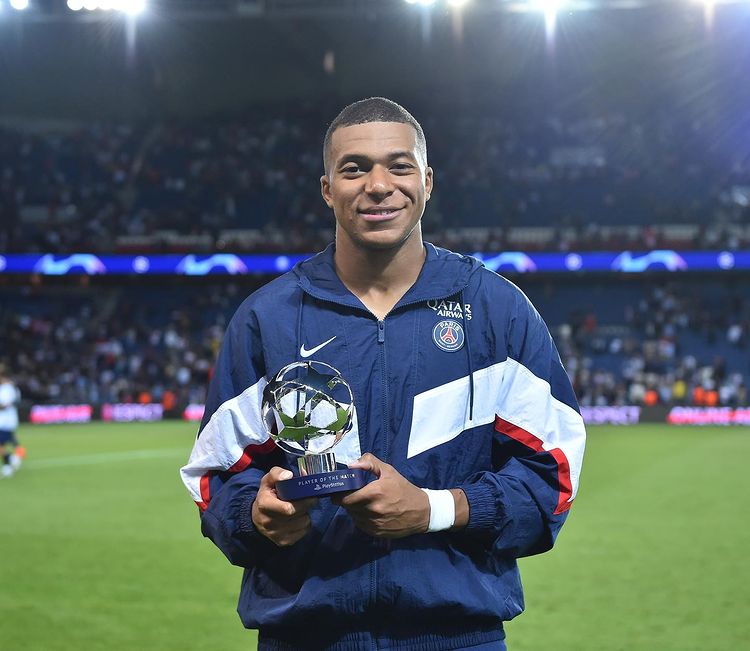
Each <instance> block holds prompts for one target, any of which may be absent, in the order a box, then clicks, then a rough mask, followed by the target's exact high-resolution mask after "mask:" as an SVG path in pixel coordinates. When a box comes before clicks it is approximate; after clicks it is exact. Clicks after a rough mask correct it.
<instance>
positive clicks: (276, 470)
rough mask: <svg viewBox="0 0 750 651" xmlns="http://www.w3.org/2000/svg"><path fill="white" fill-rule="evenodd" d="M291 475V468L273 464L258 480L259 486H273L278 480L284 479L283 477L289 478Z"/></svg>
mask: <svg viewBox="0 0 750 651" xmlns="http://www.w3.org/2000/svg"><path fill="white" fill-rule="evenodd" d="M293 476H294V475H293V473H292V471H291V470H287V469H286V468H280V467H279V466H274V467H273V468H271V469H270V470H269V471H268V472H267V473H266V474H265V475H263V479H261V481H260V486H261V488H273V487H275V486H276V484H277V483H278V482H280V481H284V480H285V479H291V478H292V477H293Z"/></svg>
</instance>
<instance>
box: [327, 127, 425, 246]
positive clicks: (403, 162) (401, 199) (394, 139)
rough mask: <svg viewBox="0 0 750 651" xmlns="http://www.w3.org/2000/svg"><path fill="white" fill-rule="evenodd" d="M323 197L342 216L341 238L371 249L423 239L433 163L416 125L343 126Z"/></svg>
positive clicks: (340, 241) (334, 143) (337, 133)
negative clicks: (429, 162) (421, 226)
mask: <svg viewBox="0 0 750 651" xmlns="http://www.w3.org/2000/svg"><path fill="white" fill-rule="evenodd" d="M328 162H329V165H328V174H327V175H325V176H323V177H321V179H320V186H321V192H322V194H323V199H324V200H325V202H326V204H327V205H328V207H329V208H331V209H332V210H333V212H334V215H335V216H336V225H337V228H336V242H337V244H338V245H342V244H352V245H353V246H356V247H358V248H362V249H366V250H384V249H392V248H398V247H400V246H402V245H403V244H404V243H405V242H406V241H407V240H408V239H409V238H410V237H415V236H416V237H419V238H420V239H421V230H420V229H419V220H420V219H421V218H422V213H424V207H425V203H426V202H427V200H429V198H430V192H432V168H430V167H427V163H426V161H425V160H424V156H423V154H422V153H421V152H420V150H419V148H418V147H417V138H416V132H415V130H414V128H413V127H412V126H411V125H410V124H401V123H399V122H368V123H365V124H355V125H352V126H348V127H340V128H338V129H336V131H334V132H333V134H332V136H331V150H330V152H329V157H328Z"/></svg>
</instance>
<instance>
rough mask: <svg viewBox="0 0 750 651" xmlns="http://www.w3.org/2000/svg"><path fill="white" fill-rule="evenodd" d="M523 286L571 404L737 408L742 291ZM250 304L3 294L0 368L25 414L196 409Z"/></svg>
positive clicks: (746, 315) (22, 291) (743, 359)
mask: <svg viewBox="0 0 750 651" xmlns="http://www.w3.org/2000/svg"><path fill="white" fill-rule="evenodd" d="M256 282H261V281H260V280H256ZM523 286H524V288H525V289H526V290H527V292H528V293H529V295H530V297H531V298H532V300H533V301H534V303H535V304H536V305H537V307H538V309H539V310H540V312H541V313H542V314H543V315H544V316H545V319H546V320H547V322H548V324H549V325H550V329H551V330H552V332H553V335H554V336H555V339H556V341H557V345H558V348H559V350H560V354H561V357H562V359H563V362H564V364H565V366H566V369H567V370H568V373H569V374H570V376H571V378H572V379H573V381H574V386H575V388H576V391H577V393H578V397H579V400H580V401H581V404H582V405H584V406H605V405H698V406H738V405H745V404H747V398H748V395H747V387H748V385H749V380H750V364H749V363H748V359H749V357H748V347H749V346H750V291H748V287H747V285H746V284H742V283H739V282H737V283H731V284H727V283H720V282H717V281H715V280H702V281H700V282H694V281H690V282H688V281H684V280H681V281H674V280H668V281H660V282H658V283H657V284H655V285H654V284H652V283H651V282H646V281H637V282H632V281H631V282H620V283H612V282H608V283H603V282H601V281H599V282H595V281H590V280H586V281H578V282H575V283H571V284H563V283H560V282H551V281H550V282H546V283H540V282H538V281H530V282H528V283H524V284H523ZM250 291H251V287H250V286H248V285H247V284H238V283H226V284H222V285H215V284H209V283H207V282H203V283H201V284H200V285H193V286H192V287H191V286H185V285H179V284H177V283H171V284H170V285H168V286H162V287H148V288H147V287H143V286H140V285H131V286H126V287H122V286H121V287H115V286H106V287H96V288H94V287H88V288H86V287H79V288H77V289H73V288H71V287H66V286H60V287H37V288H31V287H24V288H3V289H2V290H0V299H2V300H1V302H0V303H1V304H2V308H0V351H3V352H2V354H0V361H2V362H5V363H6V364H7V365H8V366H9V368H13V369H15V371H16V379H17V384H18V386H19V387H20V389H21V391H22V393H23V395H24V399H25V401H26V402H27V404H30V403H41V404H44V403H52V404H60V403H61V404H65V403H70V404H75V403H82V402H83V403H90V404H101V403H106V402H113V401H114V402H125V403H130V402H134V403H137V402H141V403H150V402H163V401H167V402H168V403H169V405H174V406H175V407H180V408H184V406H185V405H187V404H189V403H202V402H203V400H204V397H205V394H204V392H205V386H206V380H207V378H208V374H209V372H210V368H211V365H212V363H213V360H214V358H215V354H216V351H217V348H218V345H219V343H220V340H221V336H222V334H223V331H224V328H225V325H226V320H227V319H228V318H229V317H230V316H231V314H232V313H233V311H234V310H235V309H236V307H237V306H238V305H239V302H240V301H241V300H242V299H243V298H244V297H245V295H246V294H247V293H249V292H250ZM581 296H585V297H586V298H585V301H584V302H583V303H582V302H581ZM571 305H572V306H577V307H575V308H573V309H571Z"/></svg>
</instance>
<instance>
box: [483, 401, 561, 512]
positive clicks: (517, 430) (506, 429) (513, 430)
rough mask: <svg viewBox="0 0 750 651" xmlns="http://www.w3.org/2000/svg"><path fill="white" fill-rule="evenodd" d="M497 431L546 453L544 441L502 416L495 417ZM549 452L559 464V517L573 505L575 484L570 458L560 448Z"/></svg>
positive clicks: (536, 450)
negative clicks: (573, 482)
mask: <svg viewBox="0 0 750 651" xmlns="http://www.w3.org/2000/svg"><path fill="white" fill-rule="evenodd" d="M495 431H497V432H499V433H500V434H505V435H506V436H509V437H510V438H512V439H513V440H515V441H518V442H519V443H522V444H523V445H525V446H526V447H527V448H530V449H532V450H534V452H545V449H544V442H543V441H542V439H540V438H539V437H537V436H534V435H533V434H532V433H531V432H527V431H526V430H525V429H523V428H522V427H518V425H514V424H513V423H510V422H508V421H507V420H503V419H502V418H500V416H495ZM547 452H549V453H550V454H551V455H552V458H553V459H554V460H555V463H557V483H558V492H559V496H558V499H557V508H555V511H554V515H559V514H560V513H565V511H567V510H568V509H569V508H570V505H571V503H572V502H571V501H570V498H571V497H572V496H573V484H572V482H571V479H570V464H569V463H568V458H567V457H566V456H565V453H564V452H563V451H562V450H561V449H560V448H554V449H553V450H547Z"/></svg>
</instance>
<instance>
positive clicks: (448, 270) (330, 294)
mask: <svg viewBox="0 0 750 651" xmlns="http://www.w3.org/2000/svg"><path fill="white" fill-rule="evenodd" d="M424 246H425V249H426V250H427V255H426V257H425V261H424V265H423V266H422V270H421V271H420V273H419V276H418V277H417V280H416V282H415V283H414V284H413V285H412V286H411V287H410V288H409V290H408V291H407V292H406V294H404V296H403V297H402V298H401V300H400V301H399V302H398V303H397V304H396V305H395V307H394V308H393V309H394V310H396V309H398V308H399V307H401V306H403V305H407V304H411V303H420V302H423V301H427V300H430V299H441V298H447V297H449V296H453V295H455V294H458V293H459V292H461V291H462V290H463V289H464V288H465V287H466V286H467V285H468V283H469V278H470V277H471V275H472V274H473V273H474V272H475V271H476V270H477V269H479V268H480V267H481V266H482V263H481V262H479V261H478V260H477V259H476V258H472V257H470V256H465V255H460V254H458V253H453V252H452V251H448V250H447V249H441V248H439V247H436V246H434V245H433V244H430V243H429V242H425V245H424ZM335 250H336V249H335V244H333V243H332V244H329V245H328V246H327V247H326V248H325V249H324V250H323V251H321V252H320V253H318V254H317V255H316V256H314V257H312V258H310V259H308V260H305V261H303V262H300V263H299V264H297V265H296V266H295V267H294V270H293V273H295V274H296V276H297V282H298V283H299V285H300V287H301V288H302V289H303V290H304V291H305V292H307V293H308V294H310V295H311V296H313V297H315V298H317V299H320V300H324V301H331V302H333V303H338V304H340V305H347V306H350V307H354V308H358V309H361V310H367V308H366V307H365V306H364V305H363V304H362V302H361V301H360V300H359V299H358V298H357V297H356V296H355V295H354V294H352V293H351V292H350V291H349V290H348V289H347V288H346V286H345V285H344V283H342V282H341V279H340V278H339V277H338V275H337V274H336V269H335V266H334V263H333V254H334V251H335Z"/></svg>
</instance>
